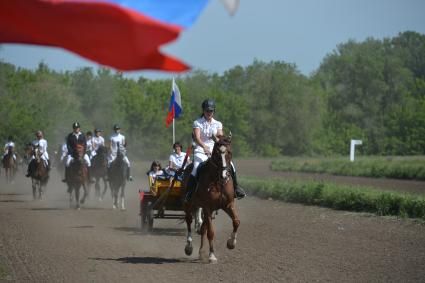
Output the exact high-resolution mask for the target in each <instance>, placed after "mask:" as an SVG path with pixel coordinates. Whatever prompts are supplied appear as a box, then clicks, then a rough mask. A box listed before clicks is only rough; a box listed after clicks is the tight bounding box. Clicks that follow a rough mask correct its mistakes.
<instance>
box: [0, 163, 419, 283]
mask: <svg viewBox="0 0 425 283" xmlns="http://www.w3.org/2000/svg"><path fill="white" fill-rule="evenodd" d="M145 165H146V164H143V166H145ZM237 165H238V169H239V174H240V175H245V176H248V175H249V176H260V177H270V178H271V177H273V178H274V177H276V178H310V177H314V176H311V175H304V174H301V175H299V174H289V173H280V174H278V173H275V172H270V171H269V170H268V169H267V162H266V161H261V160H260V161H256V162H254V161H253V160H247V161H243V160H242V161H238V163H237ZM20 174H21V175H22V173H20ZM134 177H135V180H134V182H132V183H130V184H129V185H128V186H127V191H126V196H127V200H126V204H127V210H126V211H114V210H112V203H111V199H110V197H109V196H108V197H107V198H106V199H105V200H104V201H103V202H98V200H96V199H95V198H94V197H93V196H92V197H91V199H90V201H89V202H88V203H87V204H86V205H85V206H84V207H83V208H82V209H81V210H79V211H78V210H75V209H70V208H69V204H68V200H67V195H66V194H65V190H66V188H65V186H64V184H62V183H61V182H60V181H59V177H58V175H57V174H56V172H55V171H53V170H52V178H51V180H50V182H49V184H48V187H47V192H46V199H45V200H42V201H33V200H32V195H31V186H30V180H29V179H26V178H24V177H20V178H19V179H18V180H17V181H16V183H15V184H13V185H5V183H4V180H3V176H1V177H0V281H14V282H311V281H319V282H323V281H331V282H424V278H425V225H424V223H423V221H419V220H411V219H397V218H393V217H378V216H374V215H370V214H362V213H348V212H343V211H334V210H330V209H326V208H319V207H314V206H303V205H297V204H288V203H283V202H279V201H272V200H260V199H258V198H254V197H249V196H248V197H247V198H245V199H243V200H241V201H238V202H237V205H238V210H239V214H240V218H241V226H240V230H239V234H238V243H237V247H236V249H235V250H228V249H227V248H226V243H225V242H226V239H227V237H228V236H229V233H230V232H231V222H230V219H228V218H227V216H226V215H225V214H224V213H223V212H219V214H218V216H217V217H216V219H215V221H214V224H215V227H216V241H215V247H216V255H217V257H218V263H217V264H205V263H203V262H201V261H199V260H198V257H197V250H195V251H194V254H193V255H192V256H190V257H187V256H185V254H184V244H185V224H183V223H181V222H180V221H179V220H175V219H160V220H155V223H154V231H153V233H152V234H150V235H142V234H141V233H140V232H139V216H138V207H139V204H138V195H137V192H138V189H141V188H146V185H147V180H146V177H145V175H144V174H143V173H142V172H139V174H136V175H135V176H134ZM316 177H317V178H330V179H332V178H333V177H332V176H316ZM335 179H337V182H343V181H342V180H343V179H339V177H338V178H335ZM363 179H365V180H364V181H363ZM347 180H350V182H349V183H353V182H354V183H359V184H360V185H362V184H363V182H364V183H365V184H366V183H368V185H376V184H379V186H380V188H382V189H387V188H390V189H395V188H397V189H399V190H405V191H409V190H411V189H412V188H414V189H413V190H412V192H420V191H421V190H422V189H424V188H425V184H424V183H421V182H411V183H409V182H401V183H397V185H396V186H395V187H391V185H390V184H391V183H394V182H395V181H393V180H375V179H368V178H360V179H355V178H350V179H347ZM356 180H357V181H356ZM367 180H368V181H369V182H366V181H367ZM347 182H348V181H347ZM381 182H383V183H381ZM385 182H387V183H385ZM416 183H417V184H416ZM412 184H415V185H412ZM416 186H417V187H416ZM92 195H93V192H92ZM199 240H200V239H199V236H196V237H195V238H194V244H195V248H199Z"/></svg>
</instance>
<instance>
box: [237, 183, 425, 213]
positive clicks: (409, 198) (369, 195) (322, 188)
mask: <svg viewBox="0 0 425 283" xmlns="http://www.w3.org/2000/svg"><path fill="white" fill-rule="evenodd" d="M240 183H241V185H242V186H243V187H244V188H245V189H246V190H247V192H248V194H250V195H255V196H258V197H261V198H273V199H276V200H282V201H287V202H293V203H302V204H309V205H319V206H323V207H329V208H333V209H337V210H347V211H359V212H370V213H375V214H378V215H395V216H401V217H410V218H424V219H425V198H423V197H420V196H414V195H409V194H403V193H399V192H389V191H388V192H385V191H377V190H375V189H374V188H365V187H355V186H348V185H338V184H335V183H329V182H318V181H283V180H261V179H258V178H255V179H254V178H252V179H251V178H241V180H240Z"/></svg>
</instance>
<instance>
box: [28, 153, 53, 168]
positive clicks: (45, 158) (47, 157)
mask: <svg viewBox="0 0 425 283" xmlns="http://www.w3.org/2000/svg"><path fill="white" fill-rule="evenodd" d="M40 158H41V159H43V161H44V165H46V166H47V165H49V164H48V162H49V156H48V155H47V154H44V153H43V154H42V155H41V156H40ZM34 159H35V156H34V155H32V156H31V159H30V162H31V161H32V160H34Z"/></svg>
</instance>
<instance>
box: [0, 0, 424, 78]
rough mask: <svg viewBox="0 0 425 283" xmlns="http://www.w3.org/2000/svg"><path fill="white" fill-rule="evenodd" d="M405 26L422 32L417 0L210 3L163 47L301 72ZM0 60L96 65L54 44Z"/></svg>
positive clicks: (223, 64) (208, 61)
mask: <svg viewBox="0 0 425 283" xmlns="http://www.w3.org/2000/svg"><path fill="white" fill-rule="evenodd" d="M407 30H412V31H416V32H419V33H422V34H425V1H422V0H297V1H295V0H291V1H289V0H261V1H260V0H240V6H239V10H238V11H237V12H236V15H235V16H234V17H230V16H229V15H228V14H227V12H226V11H225V9H224V7H223V6H222V5H221V3H220V1H218V0H211V1H210V3H209V4H208V6H207V8H206V9H205V10H204V11H203V12H202V14H201V15H200V17H199V19H198V21H197V22H196V23H195V24H194V25H193V26H192V27H191V28H189V29H188V30H187V31H185V32H184V33H183V34H182V36H181V37H180V38H179V39H178V40H177V41H176V42H174V43H172V44H170V45H168V46H166V47H164V48H163V50H164V51H166V52H167V53H169V54H172V55H174V56H176V57H178V58H180V59H182V60H184V61H185V62H186V63H188V64H190V65H191V66H192V67H193V68H194V69H197V68H198V69H203V70H207V71H210V72H218V73H222V72H223V71H225V70H228V69H230V68H232V67H234V66H236V65H242V66H247V65H249V64H251V63H252V62H253V60H254V59H255V58H256V59H258V60H262V61H266V62H269V61H271V60H275V61H276V60H277V61H285V62H287V63H294V64H296V65H297V67H298V70H300V72H301V73H303V74H305V75H309V74H310V73H311V72H313V71H314V70H315V69H317V68H318V67H319V65H320V63H321V61H322V59H323V58H324V56H325V55H326V54H328V53H330V52H332V51H333V50H334V49H335V48H336V46H337V45H338V44H339V43H343V42H346V41H347V40H349V39H354V40H356V41H363V40H365V39H366V38H367V37H374V38H378V39H382V38H384V37H393V36H396V35H397V34H398V33H399V32H402V31H407ZM0 58H1V59H2V60H3V61H6V62H10V63H12V64H15V65H17V66H20V67H24V68H31V69H33V68H36V67H37V65H38V63H39V62H40V61H44V62H45V63H46V64H47V65H48V66H49V67H51V68H53V69H55V70H58V71H65V70H75V69H77V68H79V67H83V66H92V67H97V65H96V64H94V63H91V62H89V61H87V60H85V59H82V58H81V57H79V56H77V55H73V54H71V53H69V52H67V51H64V50H62V49H57V48H47V47H35V46H24V45H2V46H1V48H0ZM126 75H128V76H130V77H134V78H136V77H138V76H145V77H148V78H152V79H154V78H171V77H172V76H173V75H175V74H173V73H164V72H151V71H143V72H132V73H126Z"/></svg>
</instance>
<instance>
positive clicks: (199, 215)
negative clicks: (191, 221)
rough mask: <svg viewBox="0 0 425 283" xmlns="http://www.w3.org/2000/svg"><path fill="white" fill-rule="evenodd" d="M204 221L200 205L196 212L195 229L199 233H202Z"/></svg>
mask: <svg viewBox="0 0 425 283" xmlns="http://www.w3.org/2000/svg"><path fill="white" fill-rule="evenodd" d="M202 222H203V221H202V207H198V208H197V209H196V212H195V230H196V232H197V233H198V234H201V226H202Z"/></svg>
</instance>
